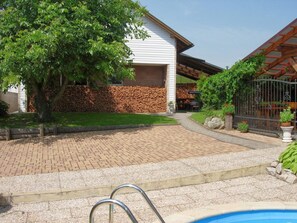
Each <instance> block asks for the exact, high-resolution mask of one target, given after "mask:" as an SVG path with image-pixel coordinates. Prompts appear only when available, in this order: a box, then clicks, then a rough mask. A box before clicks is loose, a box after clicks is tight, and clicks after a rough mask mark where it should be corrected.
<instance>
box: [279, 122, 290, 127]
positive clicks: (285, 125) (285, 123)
mask: <svg viewBox="0 0 297 223" xmlns="http://www.w3.org/2000/svg"><path fill="white" fill-rule="evenodd" d="M281 126H283V127H289V126H291V122H282V123H281Z"/></svg>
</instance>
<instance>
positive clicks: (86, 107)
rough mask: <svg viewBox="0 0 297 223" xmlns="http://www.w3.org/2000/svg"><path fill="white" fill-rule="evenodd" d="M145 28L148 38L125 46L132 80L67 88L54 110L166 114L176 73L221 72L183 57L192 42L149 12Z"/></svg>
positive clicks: (194, 76) (190, 75)
mask: <svg viewBox="0 0 297 223" xmlns="http://www.w3.org/2000/svg"><path fill="white" fill-rule="evenodd" d="M144 29H145V30H146V31H147V32H148V34H149V36H150V37H149V38H147V39H145V40H139V39H132V40H129V42H128V43H127V45H128V46H129V47H130V49H131V50H132V52H133V56H132V58H131V59H133V66H134V68H135V80H124V81H121V82H115V83H114V84H112V85H110V86H105V87H101V88H100V89H93V88H91V87H89V86H88V85H71V86H68V87H67V89H66V90H65V93H64V95H63V97H62V98H61V99H60V100H59V101H58V103H57V105H56V106H55V108H54V110H55V111H64V112H67V111H69V112H73V111H80V112H83V111H94V112H132V113H157V112H166V111H167V110H168V106H167V105H168V103H169V102H170V101H173V102H176V74H180V75H182V76H185V77H188V78H191V79H193V80H197V79H199V75H200V74H201V73H202V72H203V73H207V74H213V73H216V72H219V71H221V70H222V69H221V68H219V67H216V66H213V65H211V64H208V63H206V62H205V61H204V60H200V59H196V58H193V57H190V56H187V55H184V54H182V52H184V51H185V50H187V49H189V48H191V47H193V43H191V42H190V41H189V40H187V39H186V38H185V37H183V36H182V35H180V34H179V33H177V32H176V31H174V30H173V29H171V28H170V27H169V26H167V25H166V24H164V23H163V22H161V21H160V20H159V19H157V18H156V17H154V16H153V15H151V14H149V13H148V14H147V15H146V17H145V18H144ZM189 90H192V89H189ZM22 95H24V91H22V93H21V94H19V99H20V100H21V104H27V103H26V101H27V100H26V97H23V96H22ZM73 99H75V100H73ZM32 104H33V103H32V101H31V100H30V98H29V99H28V110H29V111H33V110H34V107H33V106H32ZM22 111H23V109H22Z"/></svg>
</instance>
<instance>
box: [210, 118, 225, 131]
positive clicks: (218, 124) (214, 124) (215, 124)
mask: <svg viewBox="0 0 297 223" xmlns="http://www.w3.org/2000/svg"><path fill="white" fill-rule="evenodd" d="M207 126H208V127H209V128H210V129H220V128H222V126H224V122H223V120H222V119H220V118H217V117H214V118H212V119H211V120H210V121H209V122H207Z"/></svg>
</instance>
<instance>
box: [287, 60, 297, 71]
mask: <svg viewBox="0 0 297 223" xmlns="http://www.w3.org/2000/svg"><path fill="white" fill-rule="evenodd" d="M289 63H290V64H291V66H292V67H293V69H294V70H295V71H296V72H297V62H296V61H295V60H294V58H293V57H291V58H290V59H289Z"/></svg>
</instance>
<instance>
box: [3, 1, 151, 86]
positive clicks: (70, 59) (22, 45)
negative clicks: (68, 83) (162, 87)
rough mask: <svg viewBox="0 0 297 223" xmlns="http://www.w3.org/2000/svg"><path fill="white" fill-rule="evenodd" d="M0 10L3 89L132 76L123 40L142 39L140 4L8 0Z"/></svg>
mask: <svg viewBox="0 0 297 223" xmlns="http://www.w3.org/2000/svg"><path fill="white" fill-rule="evenodd" d="M2 2H3V1H2ZM0 8H4V10H2V11H1V12H0V26H1V29H0V40H1V41H0V75H1V85H2V88H4V89H5V88H7V87H9V86H10V85H12V84H16V83H19V82H20V81H22V82H24V83H25V84H26V85H30V84H32V83H33V82H36V83H41V84H47V82H48V81H49V79H50V78H52V77H54V76H57V75H61V74H62V75H64V76H65V77H66V78H68V79H69V80H80V79H82V78H94V77H95V78H97V79H98V78H100V79H103V78H104V75H112V74H115V73H116V74H118V75H119V76H132V75H133V72H132V70H131V69H129V68H128V67H127V65H128V64H129V61H128V58H129V56H130V55H131V51H130V49H129V48H128V47H127V46H126V45H125V43H126V39H125V38H126V37H132V36H135V37H137V38H145V37H146V33H145V32H144V31H143V30H142V29H141V26H142V20H141V19H140V18H141V17H142V16H143V13H144V12H145V11H144V9H143V8H141V7H140V6H139V4H138V3H135V2H133V1H126V0H98V1H93V0H84V1H75V0H66V1H62V0H60V1H59V0H43V1H38V0H7V1H4V2H3V3H2V5H1V6H0ZM103 74H104V75H103Z"/></svg>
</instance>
